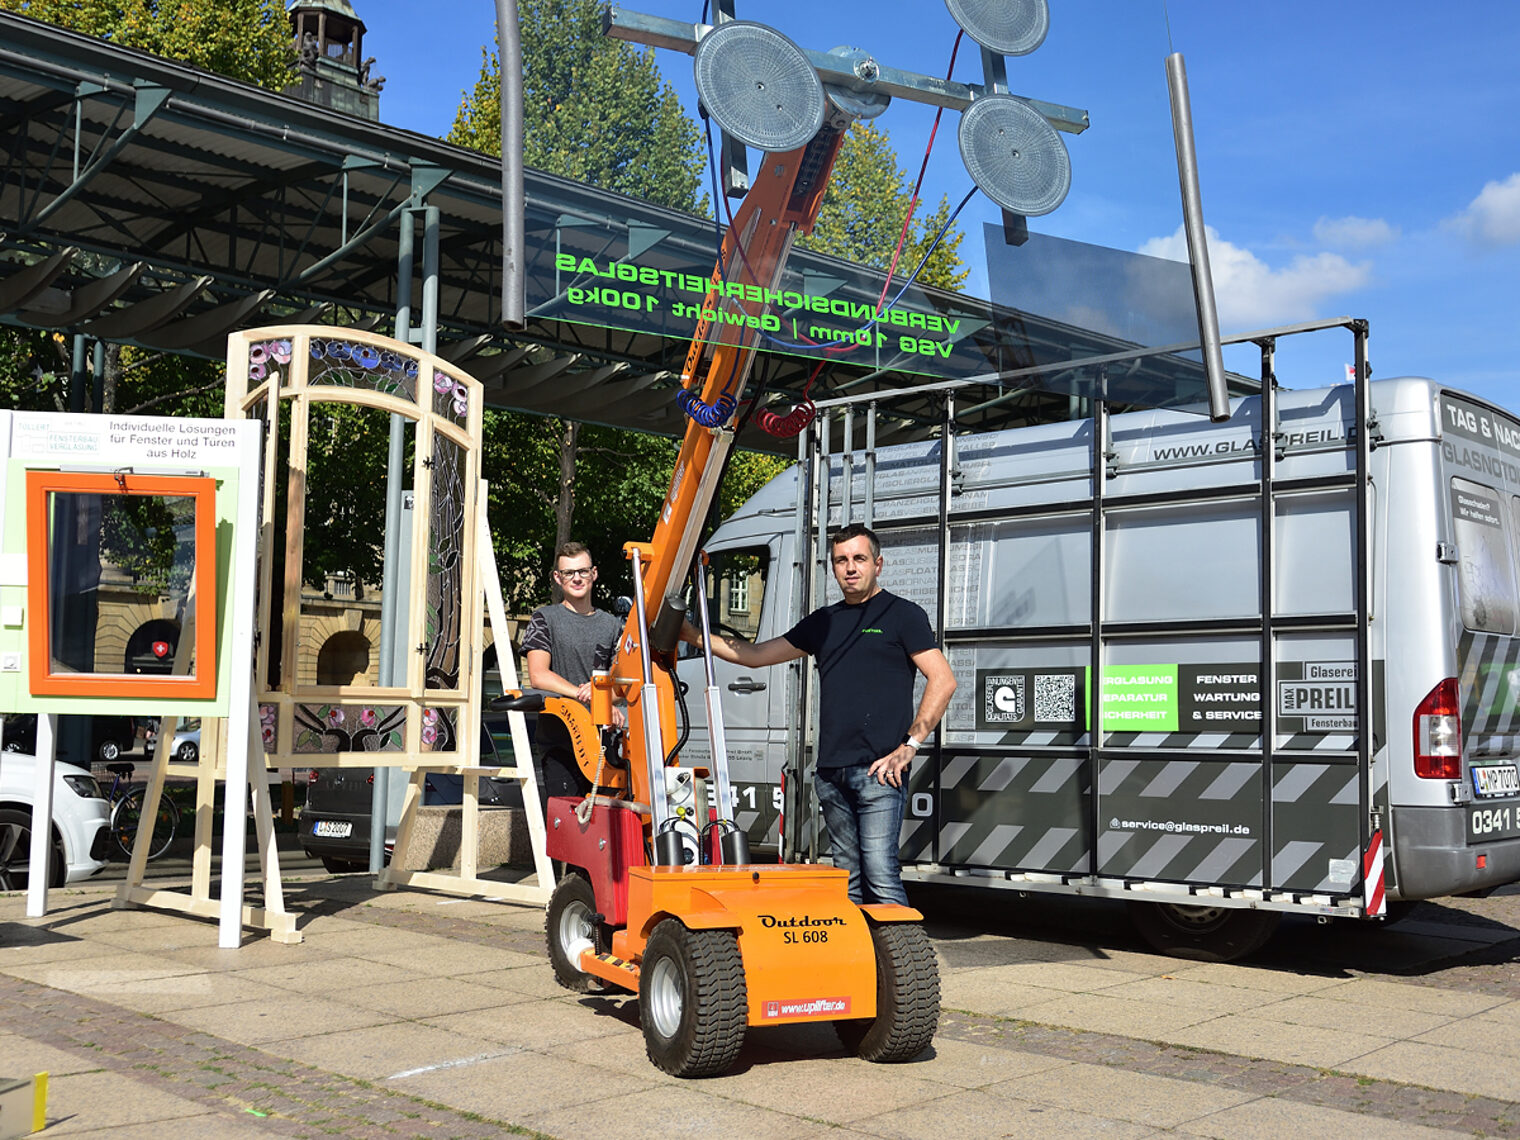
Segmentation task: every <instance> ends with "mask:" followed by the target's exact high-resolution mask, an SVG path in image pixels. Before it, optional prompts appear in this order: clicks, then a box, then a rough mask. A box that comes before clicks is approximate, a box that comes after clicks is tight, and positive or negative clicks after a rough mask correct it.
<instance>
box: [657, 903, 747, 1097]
mask: <svg viewBox="0 0 1520 1140" xmlns="http://www.w3.org/2000/svg"><path fill="white" fill-rule="evenodd" d="M748 1020H749V992H748V988H747V987H746V985H745V981H744V960H743V958H741V957H740V955H739V940H738V938H737V937H735V936H734V932H733V931H731V930H687V929H686V927H684V926H682V925H681V924H680V923H679V922H678V921H676V920H675V919H673V918H667V919H666V920H665V921H664V922H662V923H660V925H659V926H656V927H655V928H654V933H653V934H651V935H650V936H649V942H648V944H647V945H646V946H645V947H644V958H643V961H642V962H641V963H640V968H639V1023H640V1024H641V1025H642V1026H643V1028H644V1048H645V1050H646V1051H647V1052H648V1053H649V1059H650V1060H651V1061H653V1062H654V1064H655V1066H656V1067H657V1068H659V1069H663V1070H664V1071H665V1072H667V1073H669V1074H671V1076H675V1077H711V1076H716V1075H717V1074H719V1073H722V1072H726V1071H727V1069H728V1067H729V1066H730V1065H732V1064H733V1063H734V1060H735V1059H736V1058H737V1057H738V1056H739V1049H740V1048H741V1047H742V1046H743V1044H744V1029H745V1025H746V1023H747V1022H748Z"/></svg>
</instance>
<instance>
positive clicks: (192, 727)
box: [169, 717, 201, 764]
mask: <svg viewBox="0 0 1520 1140" xmlns="http://www.w3.org/2000/svg"><path fill="white" fill-rule="evenodd" d="M200 755H201V722H200V718H198V717H197V718H196V719H194V720H184V721H181V722H180V725H179V731H178V732H176V733H175V734H174V740H173V741H172V742H171V743H170V745H169V759H171V760H173V761H174V762H175V763H177V764H194V763H195V762H196V761H197V760H198V759H200Z"/></svg>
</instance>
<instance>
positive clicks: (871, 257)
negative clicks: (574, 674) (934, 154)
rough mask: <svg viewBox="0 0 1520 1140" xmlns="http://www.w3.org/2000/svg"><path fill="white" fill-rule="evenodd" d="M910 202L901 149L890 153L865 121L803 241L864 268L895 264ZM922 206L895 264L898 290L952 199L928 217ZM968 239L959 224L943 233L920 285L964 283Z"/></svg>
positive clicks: (842, 154) (842, 151)
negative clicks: (894, 254) (899, 154)
mask: <svg viewBox="0 0 1520 1140" xmlns="http://www.w3.org/2000/svg"><path fill="white" fill-rule="evenodd" d="M912 197H913V189H912V184H911V183H910V182H909V181H908V176H907V174H906V173H905V172H904V171H903V169H902V168H901V167H900V166H899V165H898V162H897V152H896V151H895V150H893V149H892V142H891V139H890V138H889V137H888V135H887V132H886V131H883V130H878V129H877V128H876V127H875V126H873V125H872V124H871V123H870V122H867V121H866V120H860V121H858V122H856V123H855V124H854V125H853V126H852V127H851V128H850V131H849V134H847V135H846V136H845V140H844V145H843V146H841V147H840V148H839V157H838V159H837V160H836V161H835V163H834V176H833V178H832V179H831V181H830V182H829V188H828V190H827V192H826V193H825V194H824V196H823V207H822V208H821V209H820V210H819V211H818V222H817V225H816V226H815V227H814V229H813V232H812V233H811V234H810V235H808V236H807V237H806V238H803V239H801V241H800V242H799V243H798V244H800V245H802V246H804V247H805V248H807V249H811V250H814V251H815V252H818V253H827V254H832V255H833V256H835V257H842V258H844V259H845V260H846V261H853V262H856V263H857V264H860V265H871V266H875V267H876V268H878V269H886V268H887V266H888V265H889V264H891V261H892V251H893V250H894V249H896V248H897V239H898V236H899V235H900V234H901V233H902V224H903V218H904V217H905V216H906V215H907V213H908V205H909V203H910V202H911V201H912ZM923 206H924V204H923V203H922V202H920V203H919V209H918V210H917V211H916V212H915V214H914V225H912V226H911V227H910V228H909V230H908V236H907V239H906V240H905V241H904V242H903V250H902V256H901V257H900V258H899V259H898V263H897V276H896V277H894V281H897V282H899V285H898V287H899V288H900V287H901V282H905V281H906V280H907V279H908V275H909V274H910V273H912V272H913V269H914V267H915V266H917V265H918V263H919V261H921V260H922V259H923V256H924V253H925V251H927V250H928V248H929V243H930V242H932V241H933V240H934V235H935V234H937V233H939V231H940V229H941V228H942V227H943V226H944V225H945V223H946V222H947V221H948V220H949V218H950V202H949V200H948V199H946V198H941V199H940V201H939V206H938V207H937V208H935V209H934V210H932V211H929V212H927V213H926V212H925V211H924V208H923ZM964 237H965V234H963V233H962V232H961V231H960V229H959V228H958V227H956V226H951V227H950V229H949V230H948V231H946V233H945V237H944V240H942V241H941V242H940V243H939V246H938V247H937V248H936V249H935V251H934V253H933V254H931V255H930V257H929V261H928V264H927V265H925V266H924V270H923V272H922V273H920V274H919V276H918V280H919V282H920V283H921V284H924V285H934V286H937V287H939V288H941V289H959V288H960V287H961V286H962V285H963V284H965V281H966V277H967V275H968V273H969V270H967V268H966V266H965V265H964V264H963V263H962V261H961V258H960V245H961V241H962V240H963V239H964ZM889 299H890V298H889Z"/></svg>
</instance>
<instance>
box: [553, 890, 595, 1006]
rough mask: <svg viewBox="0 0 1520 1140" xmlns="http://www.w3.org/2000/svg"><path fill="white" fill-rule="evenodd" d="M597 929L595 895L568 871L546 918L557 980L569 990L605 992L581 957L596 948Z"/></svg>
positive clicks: (554, 895) (555, 894)
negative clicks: (586, 968)
mask: <svg viewBox="0 0 1520 1140" xmlns="http://www.w3.org/2000/svg"><path fill="white" fill-rule="evenodd" d="M597 926H598V921H597V913H596V892H595V891H594V890H592V888H591V884H590V883H589V882H587V881H586V877H585V876H584V875H581V874H577V873H576V872H574V871H567V872H566V873H565V874H564V875H563V876H562V877H561V878H560V881H559V885H558V886H556V887H555V888H554V893H553V894H552V895H550V896H549V909H548V911H547V912H546V913H545V915H544V937H545V940H546V941H547V942H548V943H549V962H550V964H551V965H553V967H554V980H555V981H557V982H559V984H560V985H562V986H564V987H565V988H566V989H567V990H574V991H575V992H576V993H578V994H594V993H601V992H602V991H603V990H604V989H605V988H606V987H605V986H604V985H603V984H602V981H601V979H600V978H597V977H594V976H593V975H591V974H588V973H586V972H585V971H584V970H582V969H581V954H582V953H584V952H585V951H587V950H595V949H596V948H597V947H596V939H597V934H598V930H597Z"/></svg>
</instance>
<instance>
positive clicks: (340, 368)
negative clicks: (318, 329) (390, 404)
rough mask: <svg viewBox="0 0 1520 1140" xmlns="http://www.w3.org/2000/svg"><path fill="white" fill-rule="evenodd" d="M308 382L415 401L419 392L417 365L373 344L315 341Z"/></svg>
mask: <svg viewBox="0 0 1520 1140" xmlns="http://www.w3.org/2000/svg"><path fill="white" fill-rule="evenodd" d="M307 382H308V383H310V384H325V385H333V386H336V387H343V388H368V389H372V390H373V391H376V392H384V393H385V394H387V395H390V396H399V397H400V398H401V399H403V400H413V399H415V398H416V392H417V362H416V361H415V360H409V359H406V358H405V357H402V356H398V355H397V354H396V353H394V352H390V351H387V350H384V349H379V348H376V347H375V346H374V345H370V344H358V343H355V342H353V341H347V340H340V339H338V338H336V337H331V338H323V337H312V338H311V370H310V371H309V372H308V374H307Z"/></svg>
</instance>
